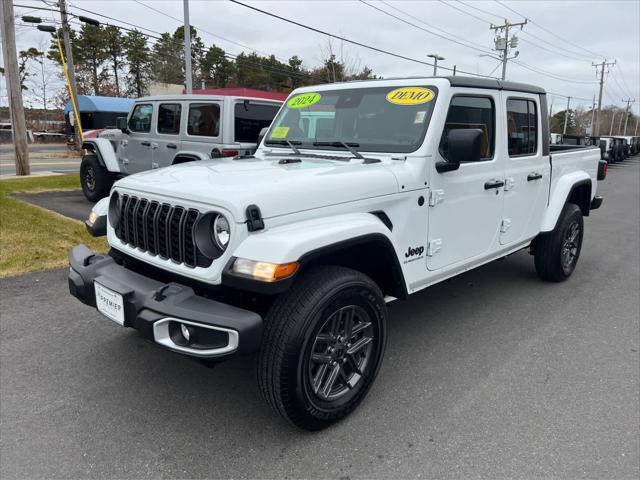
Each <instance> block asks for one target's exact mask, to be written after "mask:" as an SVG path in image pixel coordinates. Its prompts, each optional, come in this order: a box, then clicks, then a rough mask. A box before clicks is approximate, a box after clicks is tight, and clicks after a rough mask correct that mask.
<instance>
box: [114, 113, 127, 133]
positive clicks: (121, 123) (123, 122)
mask: <svg viewBox="0 0 640 480" xmlns="http://www.w3.org/2000/svg"><path fill="white" fill-rule="evenodd" d="M116 128H117V129H118V130H120V131H122V133H129V127H128V126H127V117H117V118H116Z"/></svg>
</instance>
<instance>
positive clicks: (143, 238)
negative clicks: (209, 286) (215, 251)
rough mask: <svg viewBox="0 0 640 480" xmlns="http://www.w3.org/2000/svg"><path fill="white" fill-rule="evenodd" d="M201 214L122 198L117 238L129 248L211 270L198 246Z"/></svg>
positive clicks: (131, 197)
mask: <svg viewBox="0 0 640 480" xmlns="http://www.w3.org/2000/svg"><path fill="white" fill-rule="evenodd" d="M201 215H202V214H201V213H200V212H199V211H198V210H195V209H193V208H185V207H180V206H178V205H169V204H167V203H159V202H156V201H154V200H147V199H146V198H138V197H134V196H132V195H122V196H121V200H120V221H119V222H118V226H117V228H116V229H115V232H116V236H117V237H118V238H119V239H120V240H122V241H123V242H124V243H126V244H127V245H129V246H131V247H133V248H137V249H139V250H142V251H143V252H147V253H149V254H151V255H157V256H159V257H161V258H164V259H171V260H173V261H174V262H176V263H181V264H184V265H186V266H188V267H208V266H210V265H211V263H212V262H213V259H211V258H208V257H206V256H205V255H204V254H203V253H202V252H201V251H200V250H199V249H198V246H197V245H196V243H195V235H194V229H195V225H196V223H197V221H198V219H199V218H200V217H201Z"/></svg>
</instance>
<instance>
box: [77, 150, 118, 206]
mask: <svg viewBox="0 0 640 480" xmlns="http://www.w3.org/2000/svg"><path fill="white" fill-rule="evenodd" d="M80 185H81V186H82V193H84V196H85V197H86V198H87V200H89V201H90V202H97V201H98V200H100V199H102V198H104V197H106V196H108V195H109V190H111V185H113V177H112V175H111V174H110V173H109V171H108V170H107V169H106V168H104V167H103V166H102V165H100V162H98V157H97V156H96V155H94V154H89V155H85V156H84V157H82V162H81V163H80Z"/></svg>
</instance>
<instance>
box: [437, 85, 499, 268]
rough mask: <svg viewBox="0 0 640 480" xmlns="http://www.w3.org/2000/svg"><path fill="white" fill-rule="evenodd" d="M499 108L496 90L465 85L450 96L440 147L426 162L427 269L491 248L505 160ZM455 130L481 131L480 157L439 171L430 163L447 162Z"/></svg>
mask: <svg viewBox="0 0 640 480" xmlns="http://www.w3.org/2000/svg"><path fill="white" fill-rule="evenodd" d="M499 106H500V94H499V92H498V91H491V90H475V91H474V90H473V89H469V88H465V89H464V93H460V94H457V95H456V94H455V93H454V95H453V97H452V98H451V101H450V104H449V107H448V113H447V119H446V122H445V125H444V129H443V132H442V137H441V140H440V148H439V151H438V152H437V153H436V154H435V156H434V157H435V158H433V159H432V160H433V161H432V162H431V166H430V168H431V172H430V178H431V182H430V187H431V192H430V198H429V227H428V228H429V230H428V241H427V248H426V253H427V268H428V269H429V270H438V269H441V268H445V267H448V266H453V265H454V264H456V263H460V262H463V261H465V260H468V259H471V258H474V257H482V256H485V255H490V254H491V253H492V252H493V251H494V250H495V248H496V245H497V243H498V234H499V228H500V219H501V218H502V199H503V189H502V185H503V179H504V163H503V162H504V158H503V157H502V156H501V155H498V154H497V152H498V151H500V150H499V149H500V148H501V145H500V141H499V138H498V137H497V136H496V131H499V130H500V125H502V121H501V119H500V117H499V116H498V115H497V112H498V111H501V110H498V108H499ZM460 128H462V129H464V128H473V129H479V130H480V131H481V132H482V143H481V149H482V150H481V159H480V161H477V162H463V163H461V165H460V168H459V169H458V170H454V171H451V172H444V173H439V172H438V171H437V170H436V169H435V163H436V162H437V161H439V160H446V157H447V149H448V143H447V142H448V134H449V131H450V130H453V129H460ZM497 140H498V141H497Z"/></svg>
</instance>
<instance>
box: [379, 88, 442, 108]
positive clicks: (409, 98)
mask: <svg viewBox="0 0 640 480" xmlns="http://www.w3.org/2000/svg"><path fill="white" fill-rule="evenodd" d="M435 96H436V94H435V93H433V91H431V90H429V89H428V88H423V87H402V88H396V89H395V90H392V91H391V92H389V93H387V100H388V101H390V102H391V103H395V104H396V105H419V104H421V103H427V102H430V101H431V100H433V98H434V97H435Z"/></svg>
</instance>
